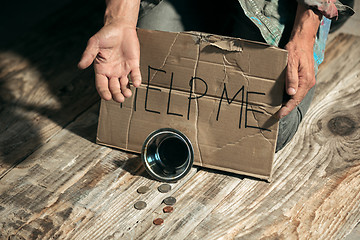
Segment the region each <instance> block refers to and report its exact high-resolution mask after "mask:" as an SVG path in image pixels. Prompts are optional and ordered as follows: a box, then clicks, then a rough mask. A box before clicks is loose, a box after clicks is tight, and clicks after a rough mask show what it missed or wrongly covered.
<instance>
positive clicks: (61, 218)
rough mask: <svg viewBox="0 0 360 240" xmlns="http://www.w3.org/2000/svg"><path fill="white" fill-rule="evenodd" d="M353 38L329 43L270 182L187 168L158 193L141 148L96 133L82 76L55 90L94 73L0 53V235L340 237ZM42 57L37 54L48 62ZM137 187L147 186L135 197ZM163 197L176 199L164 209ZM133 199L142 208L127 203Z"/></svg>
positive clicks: (352, 203)
mask: <svg viewBox="0 0 360 240" xmlns="http://www.w3.org/2000/svg"><path fill="white" fill-rule="evenodd" d="M69 24H70V23H69ZM55 45H56V44H55ZM359 46H360V37H355V36H351V35H339V36H337V37H336V38H335V39H334V40H333V41H332V42H331V43H330V44H329V45H328V49H327V53H326V61H325V63H324V64H323V65H322V66H321V68H320V72H319V75H318V84H317V89H316V96H315V98H314V101H313V104H312V107H311V108H310V110H309V112H308V114H307V115H306V117H305V118H304V122H303V124H302V125H301V126H300V128H299V130H298V132H297V134H296V135H295V137H294V139H293V140H292V141H291V142H290V143H289V145H288V146H286V147H285V148H284V149H283V150H282V151H280V152H279V153H278V154H277V155H276V162H275V165H274V174H273V182H272V183H267V182H264V181H259V180H257V179H252V178H243V177H242V176H238V175H231V174H224V173H221V172H217V171H206V170H200V171H197V170H196V169H192V171H191V173H190V174H189V175H187V177H186V178H184V179H182V180H181V181H179V182H177V183H173V184H171V185H172V190H171V191H170V192H168V193H165V194H164V193H159V192H158V191H157V190H156V189H157V187H158V186H159V185H160V183H159V182H157V181H154V180H152V179H150V178H149V176H148V175H147V174H146V173H145V172H144V169H143V167H142V165H141V162H140V159H139V157H138V156H137V155H129V154H126V153H124V152H121V151H118V150H114V149H111V148H108V147H102V146H99V145H96V144H95V143H94V142H93V141H94V139H95V134H96V125H97V117H98V105H97V104H95V105H94V104H92V102H91V101H93V100H88V97H89V96H93V94H94V92H92V91H93V90H91V89H90V88H86V86H87V82H83V83H81V84H80V85H76V89H77V88H78V87H79V89H78V90H76V91H79V92H77V93H78V94H75V95H74V96H73V94H74V93H73V92H72V90H71V89H70V90H69V91H70V92H69V93H68V94H69V95H71V96H68V99H67V100H66V101H65V100H59V99H60V98H62V97H63V95H61V94H60V95H56V94H54V92H55V91H54V89H62V87H64V86H68V85H69V84H70V83H73V81H76V80H77V79H80V78H88V77H89V76H90V73H87V72H85V73H78V74H77V75H76V76H74V72H72V71H70V72H68V73H66V64H65V62H64V63H63V64H64V65H63V67H60V68H59V69H61V71H60V70H49V72H50V73H49V75H47V76H48V77H51V76H53V75H54V74H55V75H56V74H58V76H55V75H54V78H51V79H54V80H53V82H51V81H50V83H51V84H48V82H47V81H43V80H42V79H43V77H42V76H44V70H42V71H40V73H39V72H38V73H37V71H38V68H37V67H34V66H33V61H30V60H26V59H24V58H22V57H21V56H22V55H21V56H20V57H19V55H18V54H14V53H13V52H6V53H5V52H3V53H1V54H0V57H1V56H2V58H1V61H0V62H1V63H0V65H1V64H2V65H1V66H2V67H1V71H0V77H1V79H5V83H4V84H5V86H6V88H5V89H7V90H8V91H3V92H2V93H3V94H1V95H0V96H1V99H4V100H5V102H6V103H7V104H0V107H1V109H0V116H1V118H0V119H1V120H0V121H4V122H6V123H8V125H6V126H4V125H0V128H1V131H2V133H1V135H0V139H2V140H1V141H3V142H4V144H5V145H0V146H6V148H2V149H0V150H1V152H2V154H3V155H2V156H3V158H2V159H1V161H2V164H3V163H6V164H5V165H2V167H3V168H2V173H3V174H2V178H1V179H0V239H341V238H343V237H344V236H346V235H347V234H348V233H349V232H350V231H351V230H352V229H353V228H354V227H355V226H356V225H357V224H358V223H359V222H360V206H359V205H360V204H359V203H360V187H359V186H360V157H359V156H360V131H359V126H360V108H359V105H360V98H359V93H360V85H359V84H358V83H359V74H360V60H359V57H358V56H360V47H359ZM24 51H28V52H29V54H30V55H31V49H25V50H24ZM42 54H46V51H45V50H44V51H43V52H41V53H40V54H39V55H36V54H35V55H36V57H34V58H33V60H36V59H37V61H39V62H41V64H45V65H46V61H43V60H42V58H41V55H42ZM58 54H60V53H58ZM60 56H61V58H62V57H64V58H65V57H66V56H64V55H60ZM12 62H14V64H12ZM35 62H36V61H35ZM41 64H40V65H41ZM42 69H45V68H42ZM72 77H74V78H72ZM46 79H47V78H46ZM63 79H66V80H64V83H62V82H61V81H62V80H63ZM13 82H14V83H13ZM1 83H3V82H1ZM12 84H14V85H12ZM74 84H78V83H74ZM52 85H54V86H55V87H53V86H52ZM17 86H21V87H17ZM84 89H88V90H84ZM64 91H65V92H66V91H67V90H64ZM82 91H85V92H86V91H88V92H87V93H85V94H84V93H82ZM60 92H61V91H60ZM6 94H8V95H6ZM82 94H84V95H82ZM65 95H66V94H65ZM42 98H44V99H42ZM90 99H91V97H90ZM87 101H89V102H87ZM94 101H95V98H94ZM10 103H11V104H12V105H11V104H10ZM9 104H10V106H8V105H9ZM57 108H58V109H57ZM39 109H40V110H39ZM73 112H74V113H73ZM70 113H71V114H73V115H71V114H70ZM69 114H70V115H69ZM74 119H75V120H74ZM17 132H20V133H21V134H22V135H20V136H19V137H16V136H15V134H14V133H17ZM3 135H4V136H3ZM31 141H34V142H35V143H31ZM20 147H21V148H22V149H24V151H23V152H17V151H16V150H17V149H20ZM9 159H10V160H9ZM12 159H13V160H12ZM5 160H6V161H5ZM15 163H16V164H15ZM144 185H146V186H149V187H150V189H151V191H149V192H148V193H147V194H144V195H140V194H138V193H137V192H136V190H137V188H138V187H140V186H144ZM167 196H174V197H175V198H176V199H177V203H176V204H175V205H174V212H172V213H168V214H165V213H163V212H162V208H163V207H164V204H163V203H162V200H163V199H164V198H165V197H167ZM138 200H144V201H146V202H147V204H148V206H147V207H146V208H145V209H144V210H136V209H134V207H133V205H134V203H135V202H136V201H138ZM157 217H161V218H163V219H164V224H163V225H161V226H155V225H153V224H152V221H153V220H154V219H155V218H157Z"/></svg>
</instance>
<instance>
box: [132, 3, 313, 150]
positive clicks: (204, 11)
mask: <svg viewBox="0 0 360 240" xmlns="http://www.w3.org/2000/svg"><path fill="white" fill-rule="evenodd" d="M294 18H295V12H294ZM138 27H139V28H144V29H151V30H161V31H169V32H182V31H200V32H206V33H213V34H219V35H225V36H231V37H239V38H243V39H247V40H253V41H258V42H265V40H264V39H263V37H262V35H261V33H260V30H259V29H258V28H257V27H256V26H255V24H253V23H252V21H250V19H249V18H248V17H247V16H246V15H245V14H244V11H243V10H242V8H241V6H240V4H239V2H238V1H237V0H222V1H218V2H217V3H211V1H205V0H197V1H196V0H162V1H160V3H159V1H156V0H147V1H142V3H141V7H140V13H139V20H138ZM288 31H291V29H290V30H288ZM283 35H284V36H286V37H287V38H288V37H289V36H290V34H289V32H284V33H283ZM287 41H288V39H285V42H287ZM314 91H315V87H313V88H312V89H310V91H309V92H308V94H307V95H306V96H305V98H304V99H303V101H302V102H301V103H300V104H299V105H298V106H297V107H296V108H295V109H294V110H293V111H291V112H290V114H288V115H287V116H285V117H284V118H282V119H281V120H280V121H279V132H278V139H277V143H276V151H279V150H280V149H282V148H283V147H284V146H285V145H286V144H287V143H288V142H289V141H290V140H291V139H292V137H293V136H294V135H295V133H296V131H297V129H298V126H299V124H300V122H301V120H302V118H303V117H304V115H305V113H306V112H307V110H308V108H309V106H310V103H311V100H312V98H313V95H314Z"/></svg>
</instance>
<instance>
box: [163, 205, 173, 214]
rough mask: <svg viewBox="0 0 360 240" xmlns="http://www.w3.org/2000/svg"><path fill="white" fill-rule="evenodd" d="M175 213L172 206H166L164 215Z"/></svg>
mask: <svg viewBox="0 0 360 240" xmlns="http://www.w3.org/2000/svg"><path fill="white" fill-rule="evenodd" d="M173 211H174V208H173V207H172V206H166V207H164V208H163V212H164V213H171V212H173Z"/></svg>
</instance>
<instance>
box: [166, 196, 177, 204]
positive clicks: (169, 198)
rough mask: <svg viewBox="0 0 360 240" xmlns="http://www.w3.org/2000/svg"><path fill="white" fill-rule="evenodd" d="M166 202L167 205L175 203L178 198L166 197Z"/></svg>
mask: <svg viewBox="0 0 360 240" xmlns="http://www.w3.org/2000/svg"><path fill="white" fill-rule="evenodd" d="M164 203H165V204H166V205H174V204H175V203H176V198H174V197H167V198H165V199H164Z"/></svg>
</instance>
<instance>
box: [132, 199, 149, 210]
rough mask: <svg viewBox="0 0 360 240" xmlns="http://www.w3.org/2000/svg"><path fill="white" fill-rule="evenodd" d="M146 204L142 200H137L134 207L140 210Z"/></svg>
mask: <svg viewBox="0 0 360 240" xmlns="http://www.w3.org/2000/svg"><path fill="white" fill-rule="evenodd" d="M146 206H147V204H146V202H144V201H138V202H136V203H135V204H134V208H136V209H137V210H141V209H144V208H146Z"/></svg>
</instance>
